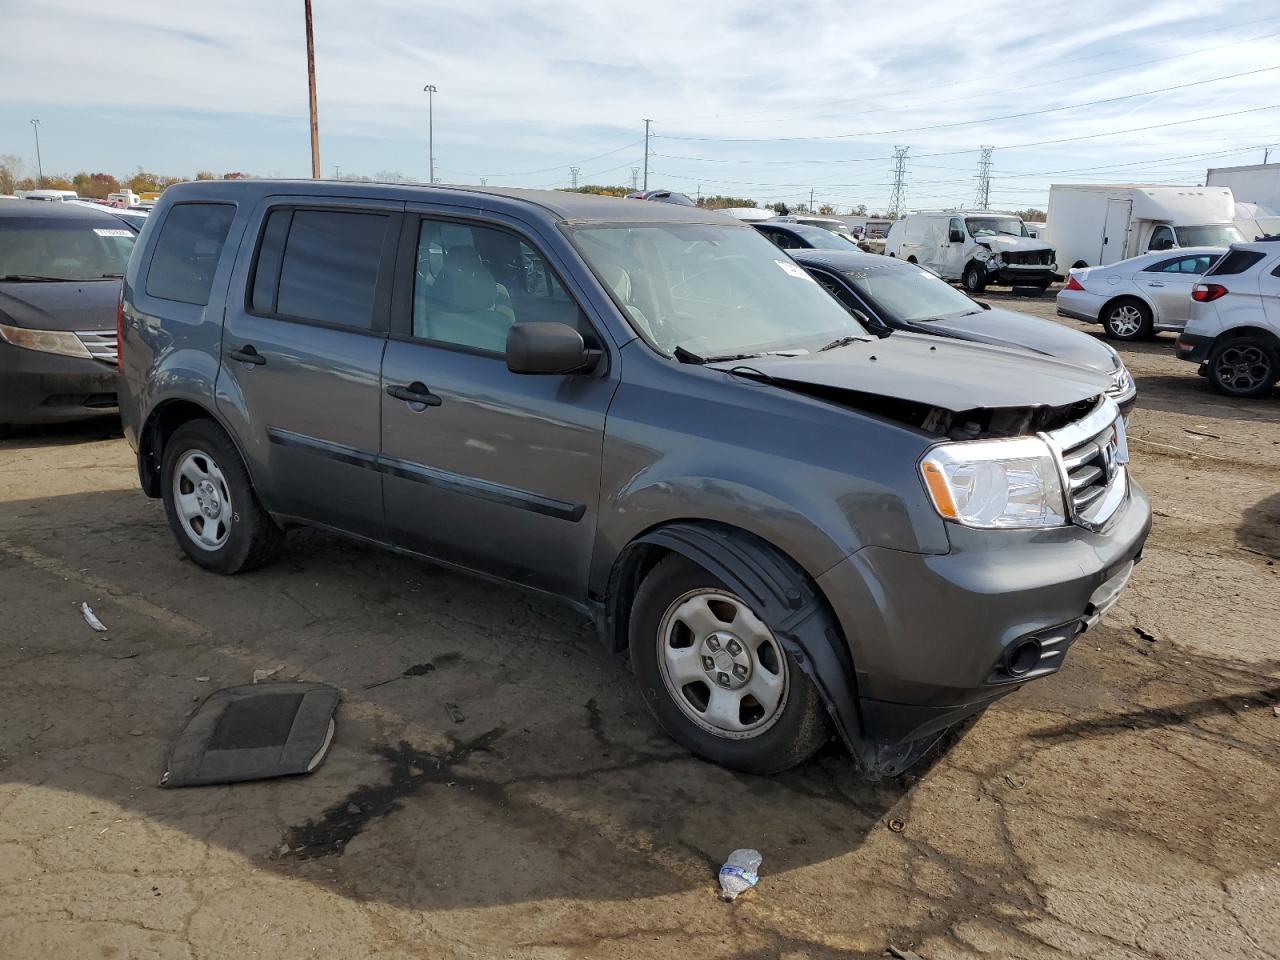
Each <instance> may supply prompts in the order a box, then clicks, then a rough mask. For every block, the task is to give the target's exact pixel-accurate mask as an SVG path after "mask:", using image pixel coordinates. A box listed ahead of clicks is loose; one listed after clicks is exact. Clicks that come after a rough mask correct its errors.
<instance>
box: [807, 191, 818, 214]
mask: <svg viewBox="0 0 1280 960" xmlns="http://www.w3.org/2000/svg"><path fill="white" fill-rule="evenodd" d="M809 212H810V213H817V212H818V211H817V210H816V209H815V208H814V206H813V187H810V188H809Z"/></svg>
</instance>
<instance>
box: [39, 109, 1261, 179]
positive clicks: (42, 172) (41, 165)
mask: <svg viewBox="0 0 1280 960" xmlns="http://www.w3.org/2000/svg"><path fill="white" fill-rule="evenodd" d="M31 129H33V131H35V132H36V186H37V187H44V186H45V164H44V161H42V160H41V159H40V120H32V122H31ZM1262 163H1266V160H1263V161H1262Z"/></svg>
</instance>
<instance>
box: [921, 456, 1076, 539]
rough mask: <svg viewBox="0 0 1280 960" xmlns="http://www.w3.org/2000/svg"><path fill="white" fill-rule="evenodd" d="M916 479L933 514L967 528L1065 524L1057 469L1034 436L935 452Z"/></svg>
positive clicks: (1064, 505) (924, 463) (1064, 511)
mask: <svg viewBox="0 0 1280 960" xmlns="http://www.w3.org/2000/svg"><path fill="white" fill-rule="evenodd" d="M920 475H921V476H922V477H923V479H924V486H925V489H926V490H927V491H928V492H929V497H930V499H932V501H933V505H934V507H935V509H937V511H938V513H939V514H941V515H942V516H943V517H944V518H946V519H947V520H955V521H956V522H957V523H963V524H964V525H965V526H968V527H983V528H987V529H1000V528H1009V527H1058V526H1062V525H1064V524H1065V523H1066V522H1067V519H1066V502H1065V500H1064V498H1063V495H1062V480H1061V478H1060V475H1059V473H1058V465H1057V463H1056V462H1055V461H1054V459H1053V454H1052V453H1051V452H1050V451H1049V447H1048V445H1047V444H1046V443H1045V442H1044V441H1043V440H1040V439H1037V438H1036V437H1018V438H1015V439H1012V440H978V441H972V442H968V443H948V444H942V445H941V446H937V447H934V448H933V449H932V450H930V451H929V453H928V454H927V455H926V456H925V458H924V459H923V460H922V461H920Z"/></svg>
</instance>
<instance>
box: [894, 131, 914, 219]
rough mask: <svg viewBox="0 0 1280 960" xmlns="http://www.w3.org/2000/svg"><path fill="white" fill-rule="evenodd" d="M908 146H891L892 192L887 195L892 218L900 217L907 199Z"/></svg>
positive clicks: (909, 150)
mask: <svg viewBox="0 0 1280 960" xmlns="http://www.w3.org/2000/svg"><path fill="white" fill-rule="evenodd" d="M910 152H911V148H910V147H894V148H893V193H891V194H890V195H889V216H890V217H892V218H893V219H894V220H898V219H900V218H901V217H902V215H903V214H904V213H906V211H905V210H903V209H902V208H903V207H904V206H905V205H906V199H907V154H909V153H910Z"/></svg>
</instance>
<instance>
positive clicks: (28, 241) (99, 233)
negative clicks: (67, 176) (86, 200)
mask: <svg viewBox="0 0 1280 960" xmlns="http://www.w3.org/2000/svg"><path fill="white" fill-rule="evenodd" d="M135 237H136V234H135V233H134V232H133V231H132V230H130V229H129V228H128V227H127V226H126V225H125V224H123V223H117V222H113V221H112V220H110V219H107V220H106V221H105V222H103V221H102V220H97V219H93V220H64V219H62V218H61V217H59V218H58V219H56V220H55V219H53V218H48V219H46V218H42V217H41V218H36V217H32V218H31V219H26V218H23V219H9V218H6V219H4V220H3V221H0V278H5V277H14V278H20V279H41V280H102V279H104V278H108V277H122V276H124V268H125V267H126V266H127V265H128V263H129V254H130V252H131V251H132V250H133V241H134V238H135Z"/></svg>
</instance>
